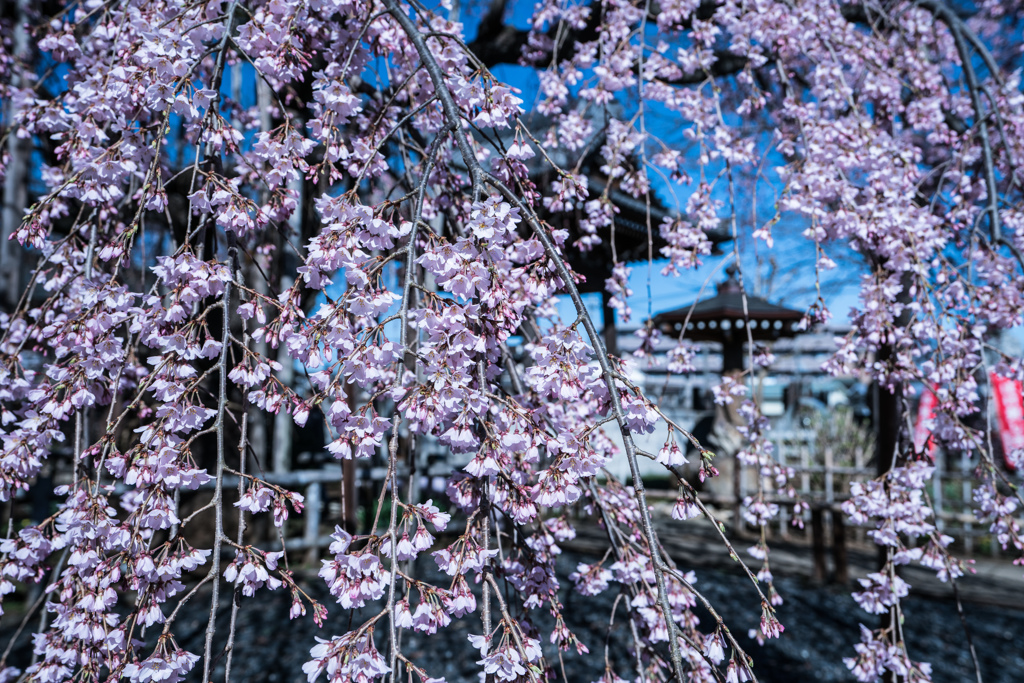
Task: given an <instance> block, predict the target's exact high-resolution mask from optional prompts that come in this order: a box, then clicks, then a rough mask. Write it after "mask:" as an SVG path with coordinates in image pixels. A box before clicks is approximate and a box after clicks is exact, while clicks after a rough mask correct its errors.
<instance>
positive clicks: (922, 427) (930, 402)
mask: <svg viewBox="0 0 1024 683" xmlns="http://www.w3.org/2000/svg"><path fill="white" fill-rule="evenodd" d="M938 402H939V401H938V399H937V398H935V392H934V391H932V390H931V389H925V390H924V393H923V394H921V402H920V403H918V404H917V420H916V421H915V422H914V450H915V451H918V452H921V451H925V448H926V447H927V451H925V452H926V453H927V454H928V457H929V458H932V459H934V458H935V456H934V453H935V440H934V439H932V438H931V436H932V427H933V426H934V419H935V406H936V405H937V404H938Z"/></svg>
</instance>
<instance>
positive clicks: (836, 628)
mask: <svg viewBox="0 0 1024 683" xmlns="http://www.w3.org/2000/svg"><path fill="white" fill-rule="evenodd" d="M580 559H586V558H584V557H582V556H579V555H574V554H572V553H567V554H566V556H563V558H562V559H561V561H560V564H559V571H560V573H562V574H563V575H566V576H567V575H568V573H569V572H571V571H572V570H573V568H574V567H575V565H576V562H577V561H579V560H580ZM432 565H433V562H429V564H425V565H421V569H422V568H425V567H429V566H432ZM695 572H696V574H697V577H698V584H697V587H698V588H699V589H701V590H702V591H703V592H704V594H705V595H706V596H707V597H708V598H709V599H710V600H711V601H712V603H713V604H714V605H715V606H716V608H717V609H718V610H719V612H720V613H721V614H722V616H723V617H724V618H725V620H726V622H727V623H729V624H730V625H731V626H732V629H733V632H734V633H735V634H737V635H738V636H743V637H740V638H739V639H740V641H741V643H742V644H743V646H744V648H746V649H747V651H748V652H749V653H750V654H751V655H752V656H753V657H754V661H755V667H754V670H755V673H756V674H757V676H758V678H759V680H761V681H764V682H765V683H776V682H778V683H782V682H786V683H790V682H794V681H852V680H853V678H852V677H851V676H850V674H849V673H848V671H847V669H846V667H845V666H844V665H843V663H842V658H843V657H844V656H850V655H852V654H853V647H852V643H854V642H855V641H856V640H857V639H858V622H862V621H863V622H865V623H866V624H867V625H869V626H870V625H873V624H874V620H875V619H876V617H873V616H871V615H868V614H866V613H864V612H862V611H861V610H860V609H859V608H858V607H857V605H856V603H854V601H853V599H852V598H851V597H850V595H849V593H848V592H847V591H845V590H842V589H839V588H828V587H822V586H818V585H814V584H812V583H811V582H810V581H808V580H804V579H793V578H780V579H777V584H776V585H777V587H778V589H779V592H780V593H781V594H782V595H783V596H784V598H785V603H784V604H783V605H782V606H781V607H780V608H779V617H780V619H781V621H782V623H783V624H784V625H785V627H786V632H785V633H784V634H783V637H782V638H781V639H779V640H777V641H770V642H769V643H768V644H766V645H765V646H764V647H759V646H758V645H757V644H756V642H753V641H750V640H748V639H747V638H746V637H745V634H746V632H747V629H749V628H751V627H753V626H755V625H756V624H757V620H758V619H759V617H760V606H759V602H758V600H757V598H756V596H755V594H754V592H753V590H752V587H751V585H750V583H749V580H748V579H747V578H745V577H744V576H741V575H739V574H738V573H731V572H729V571H725V570H721V569H713V568H699V569H696V570H695ZM301 583H302V585H303V586H304V588H306V589H307V590H309V591H310V593H311V594H312V595H314V596H316V597H317V598H318V599H320V600H321V601H323V602H324V603H325V604H326V605H327V606H328V609H329V610H330V614H329V616H328V618H327V621H326V623H325V625H324V628H323V629H322V630H321V629H318V628H317V627H316V626H315V624H313V621H312V619H311V618H310V617H308V616H307V617H305V618H303V619H300V620H296V621H292V622H289V620H288V608H289V604H290V601H289V597H288V595H287V594H286V593H284V592H282V591H277V592H275V593H269V592H266V591H264V592H262V593H261V594H260V600H259V602H253V601H251V600H245V601H244V602H243V603H242V611H241V613H240V619H239V627H238V634H237V637H236V650H235V655H234V661H233V663H232V680H234V681H296V682H299V681H305V676H304V675H303V674H302V669H301V667H302V664H303V663H304V662H305V661H306V660H307V659H308V652H309V649H310V648H311V647H312V646H313V645H314V644H315V642H316V641H315V637H316V636H320V637H322V638H329V637H330V636H331V635H340V634H341V633H344V632H345V631H347V630H348V628H349V623H350V622H349V618H350V615H349V614H347V613H345V612H343V611H342V610H341V609H340V607H338V606H337V604H336V603H334V602H333V599H332V598H331V596H330V595H329V594H328V593H327V591H326V587H324V584H323V582H322V581H321V580H320V579H319V578H318V577H316V576H315V575H314V574H313V573H312V572H309V573H308V574H307V575H306V576H305V578H304V579H302V581H301ZM567 584H568V581H565V582H564V585H567ZM614 596H615V592H614V590H609V591H606V593H605V594H602V595H601V596H597V597H594V598H585V597H583V596H580V595H578V594H569V595H566V596H565V597H564V604H565V613H566V616H567V618H568V619H569V624H570V627H571V628H572V629H573V630H574V631H575V632H576V633H577V634H578V635H579V636H580V637H581V639H582V640H583V641H584V642H585V643H586V644H587V646H588V647H589V648H590V650H591V653H592V654H591V655H589V656H583V657H580V656H577V655H576V654H575V652H573V653H570V654H567V655H565V657H564V666H565V671H566V678H567V679H568V681H569V683H577V682H580V683H589V682H590V681H593V680H595V679H596V678H598V677H599V676H600V675H601V673H602V671H603V657H602V650H603V647H604V643H605V639H606V637H607V633H608V625H607V624H608V614H609V612H610V608H611V605H612V601H613V600H614ZM332 606H333V607H335V608H337V609H332ZM230 608H231V607H230V596H227V597H226V598H225V599H224V600H223V601H222V603H221V606H220V613H221V614H220V618H219V620H218V622H219V624H221V625H222V626H220V631H219V633H218V640H221V641H222V639H223V634H224V631H225V630H226V625H227V620H228V617H229V614H230ZM904 609H905V612H906V615H907V618H906V624H905V627H904V629H905V634H906V637H907V640H908V643H909V647H910V651H911V656H912V657H913V658H914V659H919V660H924V661H929V662H931V663H932V665H933V667H934V680H935V681H936V683H954V682H960V681H969V680H974V670H973V665H972V663H971V660H970V656H969V654H968V652H967V648H966V646H965V637H964V630H963V626H962V624H961V622H960V619H959V617H958V615H957V611H956V605H955V603H953V602H951V601H945V600H935V599H928V598H921V597H914V596H913V595H912V596H911V597H909V598H908V599H906V600H905V601H904ZM208 610H209V594H208V593H207V594H205V595H204V594H202V593H200V594H199V595H197V597H196V598H195V599H193V600H192V601H191V602H190V603H189V604H188V605H187V606H186V607H185V608H184V609H183V611H182V615H181V616H180V617H179V622H180V623H179V628H178V629H176V630H177V631H178V633H180V634H181V636H180V637H179V639H178V641H179V643H180V644H181V645H182V646H183V647H185V648H186V649H188V650H190V651H192V652H200V651H202V640H203V637H204V631H205V628H206V621H207V618H208V616H209V611H208ZM965 612H966V618H967V622H968V625H969V628H970V631H971V634H972V636H973V638H974V642H975V644H976V646H977V648H978V651H979V659H980V662H981V670H982V674H983V680H984V681H985V682H986V683H1003V682H1005V683H1011V682H1013V683H1016V682H1018V681H1021V680H1024V648H1022V647H1021V646H1020V645H1019V642H1018V639H1019V636H1020V634H1022V633H1024V611H1020V610H1015V609H1004V608H996V607H989V606H982V605H976V604H966V605H965ZM698 613H699V612H698ZM369 614H370V612H369V611H368V610H367V611H365V613H364V614H362V615H360V614H355V615H351V617H352V623H353V624H359V623H361V621H360V617H365V616H369ZM620 614H621V613H620ZM14 617H15V615H14V614H11V615H8V616H6V617H4V622H3V626H2V627H0V642H2V643H3V644H4V645H6V644H7V641H8V639H9V638H10V636H11V634H12V633H13V631H14V629H15V628H16V626H17V622H16V621H15V619H14ZM702 621H704V622H705V623H707V622H708V621H710V617H708V618H707V619H702ZM619 623H620V625H621V624H622V621H621V620H619ZM545 625H546V624H538V626H541V627H543V626H545ZM479 630H480V626H479V622H478V621H477V619H476V618H475V617H474V618H471V619H468V620H463V621H456V622H453V623H452V625H451V626H449V627H448V628H447V629H444V630H443V631H442V632H440V633H439V634H438V635H436V636H431V637H423V636H420V635H419V634H415V633H411V632H409V633H405V634H403V637H404V640H403V644H402V650H403V652H405V653H406V655H407V656H408V657H409V658H410V659H412V660H413V661H415V662H416V663H417V664H419V665H420V666H423V667H424V668H425V669H426V670H427V671H428V672H429V673H430V674H431V675H434V676H445V677H446V678H447V680H448V681H449V683H469V682H470V681H474V682H475V681H476V680H477V677H476V672H477V671H478V667H477V665H476V664H475V661H476V660H477V659H478V656H477V652H476V650H474V649H473V648H472V647H471V646H470V645H469V642H468V640H467V638H466V635H467V634H469V633H478V632H479ZM629 642H630V639H629V636H628V632H627V631H626V630H625V628H622V627H621V626H620V627H618V628H616V630H614V631H613V632H612V634H611V638H610V639H609V657H610V661H611V662H612V664H613V667H614V668H615V670H616V672H617V673H618V674H619V675H623V676H628V675H629V674H630V672H631V671H632V670H633V669H632V666H631V659H630V656H629V652H628V645H629ZM29 654H30V651H29V648H28V644H27V639H26V638H25V636H22V638H20V639H19V643H17V644H16V645H15V648H14V649H13V652H12V657H11V661H10V662H9V663H10V664H13V665H16V666H24V664H25V663H27V662H26V660H27V658H28V656H29ZM548 654H549V655H552V654H553V653H552V652H549V653H548ZM554 661H556V662H557V658H556V659H555V660H554ZM223 664H224V663H223V661H220V662H218V664H217V670H216V671H215V676H214V678H215V679H216V678H217V677H222V676H223ZM195 674H196V675H195V676H194V677H193V678H195V680H199V678H200V677H201V668H197V670H196V671H195Z"/></svg>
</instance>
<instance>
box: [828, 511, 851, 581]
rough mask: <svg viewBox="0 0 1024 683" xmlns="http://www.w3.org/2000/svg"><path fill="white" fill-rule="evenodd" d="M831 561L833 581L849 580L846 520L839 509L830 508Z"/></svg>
mask: <svg viewBox="0 0 1024 683" xmlns="http://www.w3.org/2000/svg"><path fill="white" fill-rule="evenodd" d="M832 561H833V562H834V563H835V567H836V573H835V582H836V583H841V584H846V583H849V581H850V568H849V565H850V563H849V559H848V558H847V555H846V522H845V521H844V520H843V513H842V511H841V510H832Z"/></svg>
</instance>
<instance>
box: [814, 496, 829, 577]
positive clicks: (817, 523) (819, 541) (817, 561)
mask: <svg viewBox="0 0 1024 683" xmlns="http://www.w3.org/2000/svg"><path fill="white" fill-rule="evenodd" d="M811 552H812V553H813V561H814V580H815V581H822V582H823V581H825V579H826V577H827V576H828V566H827V565H826V563H825V520H824V516H823V515H822V509H821V508H820V507H817V506H815V507H812V508H811Z"/></svg>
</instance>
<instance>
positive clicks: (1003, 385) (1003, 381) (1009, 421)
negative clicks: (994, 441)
mask: <svg viewBox="0 0 1024 683" xmlns="http://www.w3.org/2000/svg"><path fill="white" fill-rule="evenodd" d="M992 393H993V394H995V399H996V413H997V414H998V415H999V436H1000V437H1001V439H1002V442H1003V458H1004V459H1005V460H1006V466H1007V467H1008V468H1010V469H1011V470H1015V469H1017V468H1016V466H1015V465H1014V462H1013V460H1012V459H1011V458H1010V454H1011V453H1012V452H1014V451H1017V450H1021V449H1024V396H1022V394H1021V383H1020V382H1018V381H1017V380H1013V379H1007V378H1005V377H1003V376H1002V375H999V374H996V373H994V372H993V373H992Z"/></svg>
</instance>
